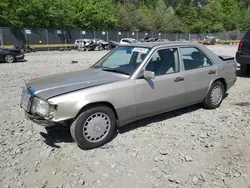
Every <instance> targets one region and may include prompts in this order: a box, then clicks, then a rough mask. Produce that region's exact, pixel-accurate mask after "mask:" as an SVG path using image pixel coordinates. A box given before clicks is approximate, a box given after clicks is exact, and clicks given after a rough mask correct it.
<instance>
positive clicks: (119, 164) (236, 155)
mask: <svg viewBox="0 0 250 188" xmlns="http://www.w3.org/2000/svg"><path fill="white" fill-rule="evenodd" d="M209 48H211V49H212V50H213V51H214V52H216V53H218V54H223V55H233V56H234V54H235V52H236V49H237V47H236V46H212V47H209ZM104 53H105V52H73V51H72V52H59V51H54V52H37V53H34V54H28V55H27V57H26V59H27V60H28V62H25V63H16V64H0V70H1V72H0V80H1V82H0V86H1V89H2V90H1V98H0V110H1V113H0V144H1V147H0V172H1V173H0V187H1V188H9V187H10V188H17V187H18V188H19V187H29V188H36V187H38V188H41V187H46V188H47V187H51V188H56V187H58V188H70V187H72V188H75V187H76V188H77V187H88V188H92V187H104V188H106V187H114V188H120V187H121V188H131V187H133V188H137V187H138V188H156V187H157V188H163V187H164V188H166V187H180V188H184V187H185V188H187V187H190V188H191V187H202V188H206V187H216V188H220V187H232V188H235V187H237V188H245V187H246V188H247V187H248V188H249V187H250V177H249V176H250V146H249V144H250V127H249V121H250V116H249V113H250V108H249V106H250V103H249V102H250V95H249V93H250V84H249V79H250V78H246V77H241V76H238V80H237V82H236V84H235V86H233V87H232V88H231V90H230V91H229V92H228V94H229V95H228V97H227V98H226V99H225V100H224V102H223V103H222V105H221V107H220V108H218V109H216V110H212V111H209V110H204V109H201V108H200V107H199V106H192V107H189V108H185V109H181V110H177V111H174V112H171V113H166V114H163V115H159V116H155V117H152V118H148V119H145V120H142V121H138V122H135V123H132V124H129V125H127V126H124V127H123V128H121V129H120V130H119V134H117V136H116V137H115V138H114V139H113V140H112V141H111V142H110V143H108V144H107V145H105V146H103V147H101V148H98V149H94V150H90V151H83V150H81V149H80V148H79V147H77V146H76V144H75V143H74V142H73V140H72V138H71V136H70V134H69V132H68V131H58V132H54V133H53V134H50V135H40V134H38V133H36V132H32V129H31V124H32V123H31V122H30V121H28V120H26V119H25V118H24V114H23V111H22V109H20V108H19V106H18V105H19V101H20V93H21V86H22V85H23V79H27V78H30V77H32V76H41V75H49V74H52V73H58V72H66V71H72V70H77V69H84V68H86V67H88V66H90V65H91V64H92V63H93V62H94V61H95V60H97V59H98V58H100V57H101V56H103V55H104ZM71 60H78V61H79V63H77V64H71Z"/></svg>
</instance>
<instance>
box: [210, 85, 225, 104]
mask: <svg viewBox="0 0 250 188" xmlns="http://www.w3.org/2000/svg"><path fill="white" fill-rule="evenodd" d="M222 97H223V91H222V88H221V86H219V85H216V86H215V87H214V88H213V89H212V91H211V102H212V103H213V105H218V104H219V103H220V102H221V100H222Z"/></svg>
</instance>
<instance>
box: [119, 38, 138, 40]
mask: <svg viewBox="0 0 250 188" xmlns="http://www.w3.org/2000/svg"><path fill="white" fill-rule="evenodd" d="M121 40H136V39H134V38H122V39H121Z"/></svg>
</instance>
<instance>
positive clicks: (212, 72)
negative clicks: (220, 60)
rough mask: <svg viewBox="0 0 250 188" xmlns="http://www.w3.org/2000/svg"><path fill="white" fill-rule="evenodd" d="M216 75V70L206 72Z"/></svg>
mask: <svg viewBox="0 0 250 188" xmlns="http://www.w3.org/2000/svg"><path fill="white" fill-rule="evenodd" d="M215 73H216V70H210V71H209V72H208V74H215Z"/></svg>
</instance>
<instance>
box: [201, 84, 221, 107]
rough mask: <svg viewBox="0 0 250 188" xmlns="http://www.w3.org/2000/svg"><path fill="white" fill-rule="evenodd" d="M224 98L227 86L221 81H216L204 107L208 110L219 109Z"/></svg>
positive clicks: (204, 102)
mask: <svg viewBox="0 0 250 188" xmlns="http://www.w3.org/2000/svg"><path fill="white" fill-rule="evenodd" d="M224 96H225V86H224V85H223V84H222V83H221V82H220V81H216V82H214V83H213V84H212V86H211V88H210V90H209V92H208V94H207V96H206V98H205V100H204V101H203V103H202V105H203V107H204V108H206V109H215V108H218V107H219V106H220V105H221V103H222V101H223V98H224Z"/></svg>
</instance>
